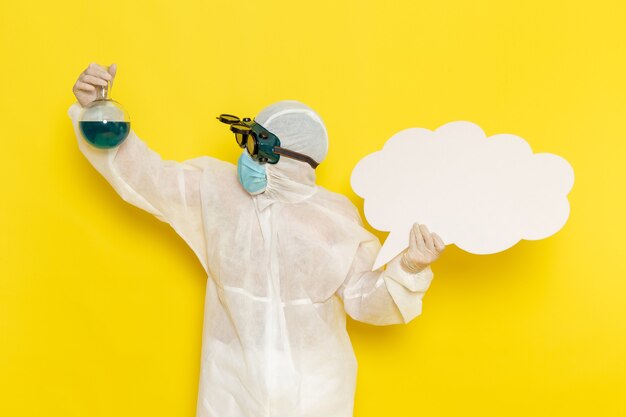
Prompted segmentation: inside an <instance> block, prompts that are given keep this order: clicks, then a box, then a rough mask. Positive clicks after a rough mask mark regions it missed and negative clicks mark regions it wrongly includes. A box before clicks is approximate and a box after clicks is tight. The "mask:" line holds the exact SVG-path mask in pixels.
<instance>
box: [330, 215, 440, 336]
mask: <svg viewBox="0 0 626 417" xmlns="http://www.w3.org/2000/svg"><path fill="white" fill-rule="evenodd" d="M359 222H360V219H359ZM370 236H371V239H370V240H366V241H362V242H361V243H360V245H359V247H358V249H357V251H356V255H355V257H354V260H353V262H352V265H351V267H350V271H349V273H348V276H347V277H346V280H345V281H344V283H343V284H342V285H341V287H340V288H339V290H338V295H339V297H340V298H341V299H342V300H343V304H344V308H345V310H346V313H347V314H348V315H349V316H350V317H352V318H353V319H355V320H358V321H361V322H365V323H369V324H375V325H389V324H401V323H408V322H409V321H411V320H413V319H414V318H415V317H417V316H419V315H420V314H421V313H422V298H423V297H424V294H425V293H426V290H428V287H429V286H430V283H431V281H432V279H433V272H432V270H431V268H430V266H428V267H426V268H425V269H423V270H421V271H420V272H418V273H410V272H407V271H405V270H404V268H403V267H402V265H401V263H400V261H401V255H398V256H396V257H395V258H394V259H393V260H391V261H390V262H389V263H387V265H386V266H385V267H386V268H385V269H382V268H379V269H378V270H376V271H372V266H373V265H374V261H375V259H376V256H377V255H378V252H379V251H380V247H381V246H380V242H379V241H378V238H377V237H376V236H374V235H372V234H370Z"/></svg>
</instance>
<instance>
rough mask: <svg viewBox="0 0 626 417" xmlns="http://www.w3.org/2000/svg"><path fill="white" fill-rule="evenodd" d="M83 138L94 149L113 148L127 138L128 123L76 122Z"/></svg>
mask: <svg viewBox="0 0 626 417" xmlns="http://www.w3.org/2000/svg"><path fill="white" fill-rule="evenodd" d="M78 125H79V126H80V131H81V133H82V134H83V137H84V138H85V139H86V140H87V141H88V142H89V143H91V144H92V145H93V146H95V147H96V148H100V149H111V148H115V147H116V146H118V145H119V144H121V143H122V142H124V140H125V139H126V137H127V136H128V133H129V132H130V122H111V121H106V120H105V121H85V122H78Z"/></svg>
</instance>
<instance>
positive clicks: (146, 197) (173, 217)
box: [68, 64, 207, 269]
mask: <svg viewBox="0 0 626 417" xmlns="http://www.w3.org/2000/svg"><path fill="white" fill-rule="evenodd" d="M93 65H94V64H92V65H90V66H89V67H88V68H87V69H86V70H85V71H84V72H83V73H82V74H81V76H80V77H79V80H78V81H77V83H76V85H75V86H74V93H75V95H76V97H77V99H78V100H79V101H78V102H76V103H74V104H72V105H71V106H70V108H69V110H68V115H69V116H70V118H71V119H72V123H73V127H74V133H75V135H76V139H77V141H78V147H79V149H80V151H81V152H82V153H83V155H84V156H85V157H86V158H87V160H88V161H89V162H90V163H91V165H93V167H94V168H95V169H96V170H97V171H98V172H99V173H100V174H102V176H103V177H104V178H105V179H106V180H107V181H108V182H109V183H110V184H111V186H112V187H113V188H114V189H115V191H116V192H117V193H118V194H119V195H120V196H121V197H122V199H124V200H125V201H127V202H128V203H130V204H132V205H134V206H136V207H139V208H141V209H143V210H145V211H147V212H149V213H151V214H153V215H154V216H156V217H157V218H158V219H159V220H161V221H164V222H166V223H169V224H170V225H171V226H172V227H173V228H174V229H175V230H176V232H177V233H178V234H179V235H180V236H181V237H182V238H183V239H184V240H185V241H186V242H187V244H189V245H190V246H191V248H192V249H193V251H194V252H195V253H196V255H197V256H198V258H199V259H200V261H201V263H202V265H203V266H204V267H205V269H206V266H207V260H206V250H205V247H206V246H205V245H206V244H205V241H204V235H203V233H202V214H201V203H200V179H201V175H202V169H201V167H200V166H199V164H196V161H197V160H189V161H185V162H176V161H169V160H163V159H162V158H161V157H160V156H159V154H158V153H156V152H155V151H153V150H151V149H150V148H148V146H146V144H145V143H144V142H143V141H142V140H141V139H140V138H139V137H138V136H137V135H136V133H135V131H134V130H133V129H131V130H130V133H129V135H128V137H127V138H126V140H125V141H124V142H122V144H121V145H119V146H117V147H115V148H112V149H98V148H95V147H93V146H91V145H90V144H89V143H88V142H87V141H86V140H85V139H84V138H83V137H82V135H81V133H80V128H79V125H78V122H79V120H78V118H79V116H80V112H81V110H82V106H83V104H85V105H86V104H87V103H89V102H90V99H91V98H92V96H91V95H89V92H90V91H91V90H90V89H89V86H92V87H94V86H95V85H102V84H101V83H102V82H104V83H105V84H106V81H105V79H109V78H106V70H103V69H102V67H99V66H93ZM113 75H114V73H113ZM112 78H113V77H112V76H111V79H112ZM82 89H84V90H82ZM93 91H94V92H95V87H94V90H93ZM94 94H95V93H94ZM93 98H95V96H94V97H93ZM81 102H82V103H83V104H81Z"/></svg>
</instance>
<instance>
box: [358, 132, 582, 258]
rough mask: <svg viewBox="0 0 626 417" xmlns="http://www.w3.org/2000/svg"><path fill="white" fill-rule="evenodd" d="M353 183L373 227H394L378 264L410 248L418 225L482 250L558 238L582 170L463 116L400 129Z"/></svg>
mask: <svg viewBox="0 0 626 417" xmlns="http://www.w3.org/2000/svg"><path fill="white" fill-rule="evenodd" d="M351 185H352V189H353V190H354V192H355V193H356V194H358V195H359V196H360V197H362V198H363V199H364V200H365V202H364V210H365V217H366V218H367V220H368V222H369V223H370V224H371V225H372V227H374V228H375V229H377V230H381V231H388V232H390V234H389V236H388V237H387V239H386V241H385V243H384V245H383V247H382V249H381V251H380V253H379V255H378V258H377V259H376V263H375V265H374V269H377V268H378V267H380V266H382V265H384V264H386V263H387V262H388V261H390V260H391V259H393V258H394V257H395V256H396V255H398V254H399V253H401V252H402V251H403V250H404V249H406V248H407V247H408V245H409V231H410V228H411V226H412V225H413V223H414V222H418V223H423V224H425V225H426V226H427V227H428V228H429V230H430V231H431V232H435V233H437V234H438V235H439V236H441V238H442V239H443V241H444V242H445V243H446V244H455V245H456V246H458V247H459V248H461V249H463V250H465V251H467V252H470V253H474V254H481V255H482V254H490V253H496V252H501V251H503V250H505V249H508V248H510V247H511V246H513V245H515V244H516V243H517V242H519V241H520V240H521V239H526V240H538V239H544V238H546V237H548V236H551V235H552V234H554V233H556V232H557V231H559V230H560V229H561V228H562V227H563V225H564V224H565V222H566V221H567V218H568V216H569V211H570V208H569V201H568V200H567V194H568V193H569V192H570V190H571V188H572V186H573V185H574V170H573V169H572V167H571V165H570V164H569V163H568V162H567V161H566V160H565V159H563V158H562V157H560V156H558V155H554V154H551V153H536V154H534V153H533V152H532V149H531V148H530V145H529V144H528V143H527V142H526V141H525V140H524V139H522V138H521V137H519V136H515V135H511V134H498V135H493V136H490V137H487V136H486V135H485V133H484V132H483V130H482V129H481V128H480V127H479V126H477V125H476V124H474V123H471V122H466V121H458V122H451V123H447V124H445V125H443V126H441V127H440V128H438V129H436V130H435V131H430V130H428V129H421V128H411V129H406V130H402V131H400V132H398V133H397V134H395V135H394V136H393V137H392V138H391V139H389V140H388V141H387V143H385V145H384V147H383V149H382V150H380V151H377V152H374V153H372V154H370V155H368V156H366V157H365V158H363V159H362V160H361V161H359V163H358V164H357V165H356V167H355V168H354V170H353V171H352V177H351Z"/></svg>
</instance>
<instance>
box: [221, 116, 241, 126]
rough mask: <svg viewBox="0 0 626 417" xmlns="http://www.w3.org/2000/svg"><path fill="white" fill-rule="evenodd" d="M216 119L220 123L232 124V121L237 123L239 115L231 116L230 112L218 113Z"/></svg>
mask: <svg viewBox="0 0 626 417" xmlns="http://www.w3.org/2000/svg"><path fill="white" fill-rule="evenodd" d="M217 119H218V120H219V121H220V122H222V123H226V124H229V125H231V124H233V123H238V122H239V121H240V120H239V117H237V116H233V115H232V114H220V115H219V116H217Z"/></svg>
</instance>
